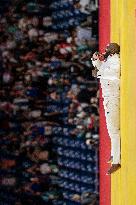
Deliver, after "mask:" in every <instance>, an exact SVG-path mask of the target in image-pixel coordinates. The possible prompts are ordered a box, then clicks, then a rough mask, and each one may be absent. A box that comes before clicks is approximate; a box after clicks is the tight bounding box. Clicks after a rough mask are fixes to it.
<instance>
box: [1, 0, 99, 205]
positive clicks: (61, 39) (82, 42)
mask: <svg viewBox="0 0 136 205" xmlns="http://www.w3.org/2000/svg"><path fill="white" fill-rule="evenodd" d="M81 2H82V1H81ZM81 2H80V1H78V0H65V1H53V0H52V1H49V0H46V1H45V0H37V1H28V0H24V1H22V0H18V1H17V0H12V1H10V0H5V1H3V0H2V1H1V3H0V11H1V15H0V146H1V150H0V182H1V186H0V198H1V200H0V205H12V204H13V205H27V204H28V205H29V204H30V205H31V204H33V205H42V204H46V205H47V204H64V203H63V201H62V198H63V193H62V191H61V190H60V189H59V177H58V175H59V174H58V172H59V166H58V160H57V151H56V149H55V148H54V147H55V146H56V144H55V143H56V141H55V140H56V138H55V137H56V136H57V135H59V136H60V135H61V137H62V136H64V137H65V136H67V137H70V138H71V139H74V140H75V139H76V138H78V139H79V138H80V139H83V141H84V144H85V145H86V146H87V147H89V148H91V147H96V148H97V147H98V131H99V110H98V99H99V91H98V84H97V81H96V80H94V79H93V77H91V67H92V65H91V60H90V59H91V55H92V53H93V51H94V50H95V49H96V48H97V35H98V33H97V27H96V24H97V16H96V14H97V11H96V9H97V5H96V4H95V1H91V2H92V3H91V4H90V2H89V1H87V3H86V4H85V5H84V4H81ZM88 3H89V4H88ZM90 25H91V26H92V27H91V26H90ZM93 27H94V29H93ZM54 138H55V139H54ZM53 148H54V149H53ZM91 197H93V200H92V202H91V203H90V204H92V205H93V204H97V202H96V201H97V199H96V198H95V197H94V196H91ZM77 198H78V197H77ZM73 201H77V202H79V201H80V202H81V198H80V200H79V198H78V199H77V200H76V196H75V200H74V199H73ZM93 201H95V202H94V203H93ZM72 203H73V202H66V203H65V204H72Z"/></svg>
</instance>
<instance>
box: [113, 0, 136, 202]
mask: <svg viewBox="0 0 136 205" xmlns="http://www.w3.org/2000/svg"><path fill="white" fill-rule="evenodd" d="M135 9H136V0H111V42H117V43H119V44H120V46H121V53H120V57H121V116H120V119H121V169H120V170H119V171H117V172H116V173H115V174H113V175H112V182H111V204H112V205H136V188H135V185H136V160H135V156H136V10H135Z"/></svg>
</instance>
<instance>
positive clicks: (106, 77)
mask: <svg viewBox="0 0 136 205" xmlns="http://www.w3.org/2000/svg"><path fill="white" fill-rule="evenodd" d="M92 63H93V66H94V67H97V69H98V72H97V78H100V83H101V88H102V97H103V105H104V110H105V116H106V124H107V129H108V133H109V136H110V138H111V156H113V164H118V163H120V58H119V55H118V54H114V55H112V56H108V58H107V60H106V61H100V60H99V59H98V60H92Z"/></svg>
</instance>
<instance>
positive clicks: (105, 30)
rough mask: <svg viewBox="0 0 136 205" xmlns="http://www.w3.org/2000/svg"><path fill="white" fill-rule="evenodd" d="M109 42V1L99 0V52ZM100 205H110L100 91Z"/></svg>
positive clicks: (109, 184)
mask: <svg viewBox="0 0 136 205" xmlns="http://www.w3.org/2000/svg"><path fill="white" fill-rule="evenodd" d="M109 42H110V0H99V50H100V51H101V52H103V51H104V48H105V46H106V45H107V44H108V43H109ZM99 150H100V163H99V164H100V205H111V179H110V176H107V175H106V172H107V170H108V169H109V166H108V164H107V160H108V159H109V158H110V139H109V136H108V133H107V128H106V121H105V114H104V108H103V99H102V95H101V89H100V149H99Z"/></svg>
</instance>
